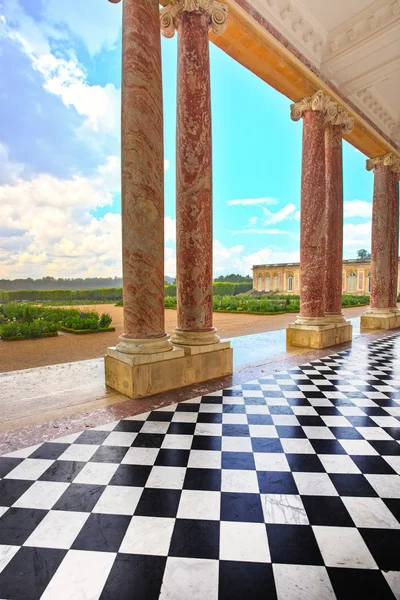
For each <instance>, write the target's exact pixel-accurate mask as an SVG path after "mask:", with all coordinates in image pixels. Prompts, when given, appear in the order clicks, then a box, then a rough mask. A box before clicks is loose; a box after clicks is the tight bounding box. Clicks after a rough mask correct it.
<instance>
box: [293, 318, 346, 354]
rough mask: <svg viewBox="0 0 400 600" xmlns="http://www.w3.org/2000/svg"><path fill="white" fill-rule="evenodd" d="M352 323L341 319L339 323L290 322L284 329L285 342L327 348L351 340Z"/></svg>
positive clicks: (306, 346) (307, 346)
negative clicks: (305, 323) (306, 323)
mask: <svg viewBox="0 0 400 600" xmlns="http://www.w3.org/2000/svg"><path fill="white" fill-rule="evenodd" d="M352 338H353V327H352V325H351V324H350V323H349V322H348V321H345V320H344V319H343V321H342V322H341V323H326V322H325V323H322V322H321V324H319V325H317V324H313V325H304V324H301V323H299V324H298V323H297V322H295V323H290V325H289V326H288V328H287V330H286V344H287V345H288V346H300V347H303V348H304V347H305V348H317V349H318V348H328V347H329V346H335V345H336V344H343V343H344V342H351V340H352Z"/></svg>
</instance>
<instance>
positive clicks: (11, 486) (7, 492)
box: [0, 479, 34, 506]
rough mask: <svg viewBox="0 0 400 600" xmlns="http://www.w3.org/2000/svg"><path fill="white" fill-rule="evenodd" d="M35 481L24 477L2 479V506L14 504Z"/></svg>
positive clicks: (0, 502)
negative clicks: (23, 478) (26, 479)
mask: <svg viewBox="0 0 400 600" xmlns="http://www.w3.org/2000/svg"><path fill="white" fill-rule="evenodd" d="M33 483H34V482H33V481H25V480H22V479H2V480H0V506H12V505H13V504H14V502H16V501H17V500H18V499H19V498H20V497H21V496H22V494H25V492H26V490H28V489H29V488H30V487H31V485H33Z"/></svg>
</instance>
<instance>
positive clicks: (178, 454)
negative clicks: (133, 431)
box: [155, 448, 190, 467]
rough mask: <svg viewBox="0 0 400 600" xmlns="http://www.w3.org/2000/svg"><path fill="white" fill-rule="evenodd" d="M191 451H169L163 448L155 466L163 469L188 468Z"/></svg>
mask: <svg viewBox="0 0 400 600" xmlns="http://www.w3.org/2000/svg"><path fill="white" fill-rule="evenodd" d="M189 454H190V450H169V449H167V448H161V450H160V452H159V453H158V454H157V458H156V462H155V464H156V465H158V466H163V467H186V465H187V464H188V460H189Z"/></svg>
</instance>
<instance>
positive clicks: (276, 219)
mask: <svg viewBox="0 0 400 600" xmlns="http://www.w3.org/2000/svg"><path fill="white" fill-rule="evenodd" d="M263 210H264V214H265V215H266V217H267V218H266V219H265V221H264V225H275V224H276V223H280V222H281V221H285V220H291V219H294V218H295V214H296V207H295V205H294V204H286V205H285V206H284V207H283V208H281V210H278V211H277V212H271V211H270V210H269V209H268V208H264V209H263Z"/></svg>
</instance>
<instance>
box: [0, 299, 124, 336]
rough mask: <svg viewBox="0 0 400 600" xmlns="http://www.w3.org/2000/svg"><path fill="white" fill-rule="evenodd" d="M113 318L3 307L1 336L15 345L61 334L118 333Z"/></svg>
mask: <svg viewBox="0 0 400 600" xmlns="http://www.w3.org/2000/svg"><path fill="white" fill-rule="evenodd" d="M111 321H112V319H111V317H110V315H108V314H106V313H103V314H102V315H100V316H99V315H98V313H97V312H94V311H86V312H82V311H80V310H78V309H71V308H51V307H49V306H33V305H30V304H21V303H17V302H11V303H10V304H7V305H3V306H1V305H0V336H1V338H2V339H3V340H8V341H15V340H22V339H25V340H26V339H37V338H41V337H53V336H56V335H57V332H58V331H60V330H67V331H71V332H72V333H80V332H84V333H99V332H104V331H115V328H114V327H110V325H111Z"/></svg>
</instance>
